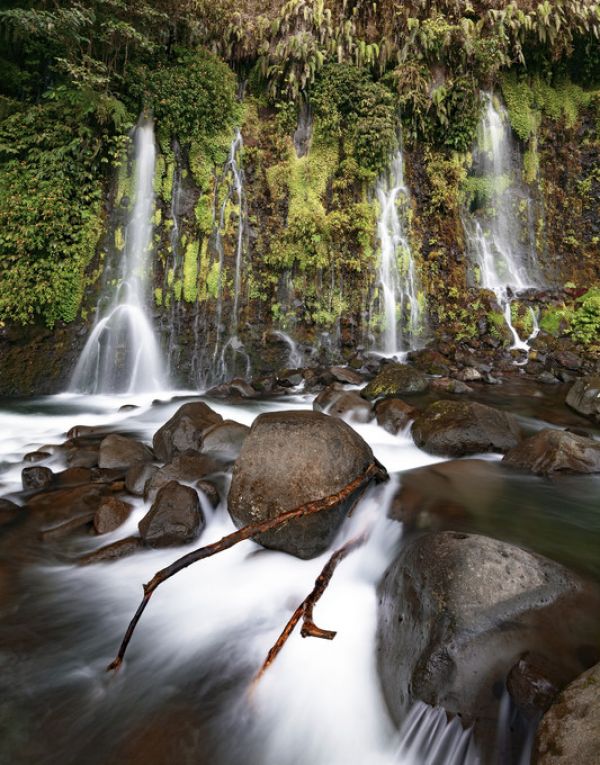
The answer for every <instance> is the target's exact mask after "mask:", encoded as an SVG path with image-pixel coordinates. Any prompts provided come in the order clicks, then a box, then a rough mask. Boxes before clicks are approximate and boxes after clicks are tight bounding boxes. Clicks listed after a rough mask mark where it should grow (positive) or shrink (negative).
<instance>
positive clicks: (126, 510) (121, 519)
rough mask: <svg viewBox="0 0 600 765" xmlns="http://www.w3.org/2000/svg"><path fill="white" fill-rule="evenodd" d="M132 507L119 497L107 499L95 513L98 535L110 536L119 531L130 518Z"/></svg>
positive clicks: (95, 529) (95, 528)
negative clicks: (116, 530) (112, 532)
mask: <svg viewBox="0 0 600 765" xmlns="http://www.w3.org/2000/svg"><path fill="white" fill-rule="evenodd" d="M131 509H132V508H131V505H130V504H128V503H127V502H123V501H122V500H120V499H117V497H106V499H103V500H102V502H101V503H100V507H99V508H98V509H97V510H96V512H95V513H94V531H95V532H96V534H108V533H109V532H111V531H114V530H115V529H118V528H119V526H121V525H122V524H123V523H125V521H126V520H127V519H128V518H129V514H130V513H131Z"/></svg>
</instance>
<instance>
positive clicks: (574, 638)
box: [377, 532, 600, 762]
mask: <svg viewBox="0 0 600 765" xmlns="http://www.w3.org/2000/svg"><path fill="white" fill-rule="evenodd" d="M599 637H600V593H599V591H598V589H597V588H596V587H595V586H592V585H588V584H586V583H585V582H583V581H582V580H580V579H579V578H578V577H576V576H575V575H574V574H571V573H570V572H569V571H567V569H565V568H563V567H562V566H560V565H558V564H556V563H554V562H552V561H549V560H547V559H545V558H542V557H541V556H537V555H533V554H531V553H528V552H526V551H524V550H521V549H519V548H517V547H514V546H513V545H510V544H506V543H504V542H499V541H497V540H494V539H489V538H487V537H483V536H478V535H471V534H463V533H457V532H439V533H427V534H424V535H421V536H419V537H413V538H412V540H410V541H408V542H407V544H406V545H405V546H404V547H403V548H402V549H401V551H400V553H399V555H398V557H397V558H396V560H395V561H394V563H393V564H392V565H391V566H390V568H389V569H388V570H387V572H386V574H385V576H384V578H383V580H382V582H381V583H380V586H379V608H378V633H377V646H378V648H377V652H378V668H379V675H380V678H381V683H382V687H383V692H384V696H385V699H386V702H387V705H388V707H389V710H390V712H391V714H392V717H393V719H394V720H395V721H396V722H397V723H400V722H401V721H402V719H403V717H404V715H405V713H406V710H407V709H408V707H409V706H410V705H411V704H412V703H413V701H414V700H417V699H418V700H421V701H424V702H426V703H427V704H431V705H432V706H441V707H443V708H444V709H445V710H446V711H447V712H448V713H449V714H450V715H452V716H454V715H459V716H460V717H461V720H462V722H463V724H464V725H465V726H467V725H470V724H472V723H474V724H475V733H476V736H477V737H478V740H479V741H480V742H481V743H482V745H483V746H484V750H485V747H488V748H489V747H490V746H491V747H493V746H494V745H495V737H496V724H497V722H496V721H497V716H498V710H499V701H500V696H501V693H500V692H499V689H501V688H503V687H504V683H505V680H506V677H507V675H508V673H509V671H510V670H511V668H512V667H513V666H514V665H515V664H516V663H517V662H518V661H519V659H520V658H521V657H522V655H523V654H524V653H526V652H528V651H529V652H534V653H535V654H537V655H539V656H541V657H542V659H543V661H544V662H547V663H549V664H551V663H557V664H558V671H559V672H560V674H561V676H564V677H565V678H567V679H568V678H572V677H576V676H577V675H578V674H579V673H580V672H581V671H582V670H583V669H584V668H585V658H584V657H583V654H584V653H585V651H582V646H591V647H593V646H594V645H596V644H597V640H598V638H599ZM489 754H490V753H489V751H488V752H487V757H486V756H485V752H484V757H483V759H484V761H485V762H487V761H489V759H490V758H489Z"/></svg>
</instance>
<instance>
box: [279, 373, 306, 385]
mask: <svg viewBox="0 0 600 765" xmlns="http://www.w3.org/2000/svg"><path fill="white" fill-rule="evenodd" d="M303 380H304V376H303V374H302V370H301V369H282V370H280V371H279V372H278V373H277V384H278V385H281V386H282V387H283V388H295V387H296V386H297V385H300V384H301V383H302V381H303Z"/></svg>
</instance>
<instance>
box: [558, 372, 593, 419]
mask: <svg viewBox="0 0 600 765" xmlns="http://www.w3.org/2000/svg"><path fill="white" fill-rule="evenodd" d="M566 402H567V404H568V405H569V406H570V407H571V409H574V410H575V411H576V412H579V414H583V415H584V416H585V417H591V418H592V419H593V420H596V421H597V422H598V421H600V377H580V378H579V380H577V381H576V382H575V383H574V384H573V385H572V386H571V388H570V390H569V392H568V393H567V399H566Z"/></svg>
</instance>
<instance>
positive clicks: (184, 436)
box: [152, 401, 223, 462]
mask: <svg viewBox="0 0 600 765" xmlns="http://www.w3.org/2000/svg"><path fill="white" fill-rule="evenodd" d="M222 420H223V418H222V417H221V415H220V414H217V412H215V411H213V410H212V409H211V408H210V407H209V406H208V405H207V404H205V403H204V402H203V401H192V402H190V403H188V404H184V405H183V406H181V407H180V408H179V409H178V410H177V411H176V412H175V414H174V415H173V416H172V417H171V419H170V420H168V421H167V422H166V423H165V424H164V425H163V426H162V428H159V430H157V431H156V433H155V434H154V438H153V439H152V446H153V448H154V453H155V454H156V457H157V459H159V460H162V462H168V461H169V460H170V459H171V458H172V457H173V456H174V455H176V454H178V453H180V452H185V451H187V450H188V449H195V450H196V451H199V450H200V449H201V448H202V436H203V434H204V433H205V431H207V430H208V429H209V428H210V427H212V426H213V425H216V424H217V423H219V422H221V421H222Z"/></svg>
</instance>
